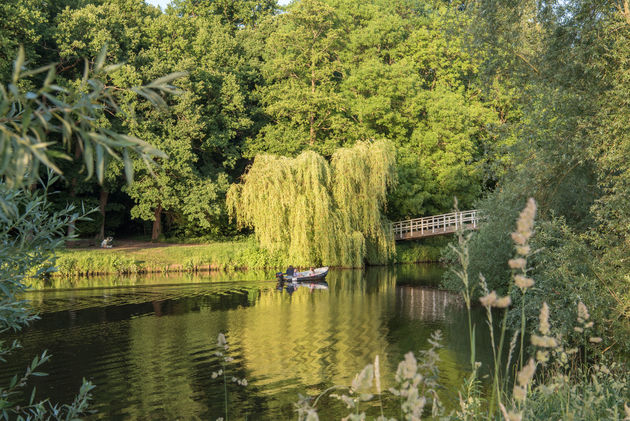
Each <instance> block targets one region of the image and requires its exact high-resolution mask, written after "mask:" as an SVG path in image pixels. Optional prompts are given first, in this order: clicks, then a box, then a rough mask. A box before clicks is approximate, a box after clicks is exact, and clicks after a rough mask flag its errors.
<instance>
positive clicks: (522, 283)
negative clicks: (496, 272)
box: [514, 275, 535, 292]
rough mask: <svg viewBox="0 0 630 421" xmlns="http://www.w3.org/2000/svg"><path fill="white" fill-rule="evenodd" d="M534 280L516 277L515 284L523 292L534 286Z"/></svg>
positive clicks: (520, 276)
mask: <svg viewBox="0 0 630 421" xmlns="http://www.w3.org/2000/svg"><path fill="white" fill-rule="evenodd" d="M534 283H535V282H534V280H533V279H532V278H527V277H526V276H522V275H516V276H514V284H516V286H517V287H519V288H520V289H521V290H522V291H523V292H525V290H527V289H528V288H531V287H533V286H534Z"/></svg>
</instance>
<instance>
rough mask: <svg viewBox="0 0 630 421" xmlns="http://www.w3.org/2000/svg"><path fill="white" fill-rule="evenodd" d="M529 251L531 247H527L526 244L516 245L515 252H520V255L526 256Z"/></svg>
mask: <svg viewBox="0 0 630 421" xmlns="http://www.w3.org/2000/svg"><path fill="white" fill-rule="evenodd" d="M530 251H531V249H530V248H529V246H528V245H524V246H517V247H516V252H517V253H518V254H520V255H521V256H527V255H528V254H529V252H530Z"/></svg>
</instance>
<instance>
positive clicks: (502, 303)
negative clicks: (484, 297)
mask: <svg viewBox="0 0 630 421" xmlns="http://www.w3.org/2000/svg"><path fill="white" fill-rule="evenodd" d="M510 304H512V299H511V298H510V296H509V295H506V296H505V297H501V298H497V300H496V301H495V302H494V307H497V308H507V307H509V306H510Z"/></svg>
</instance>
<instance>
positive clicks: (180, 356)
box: [0, 269, 468, 419]
mask: <svg viewBox="0 0 630 421" xmlns="http://www.w3.org/2000/svg"><path fill="white" fill-rule="evenodd" d="M399 281H400V279H397V277H396V274H395V273H393V272H392V271H387V270H383V269H378V270H375V271H372V270H368V271H331V273H330V275H329V289H328V290H314V291H310V290H309V289H308V288H298V290H297V291H296V292H294V293H293V294H292V295H290V294H288V293H287V292H286V291H285V292H281V291H276V290H275V288H274V283H272V282H250V283H244V282H236V283H230V282H223V283H206V284H204V283H190V282H188V283H186V284H182V285H173V284H172V282H173V280H172V278H169V280H168V282H169V284H166V285H158V286H150V285H140V286H129V287H114V288H100V289H80V290H65V291H45V292H41V291H38V292H33V293H30V294H29V295H28V298H30V299H32V300H33V305H34V307H35V309H36V310H37V311H39V312H40V313H41V320H39V321H37V322H35V323H34V324H33V326H31V327H29V328H28V329H26V330H25V332H23V334H21V335H20V339H21V340H22V342H23V345H24V349H23V350H22V352H20V353H19V355H17V354H16V356H15V358H14V359H12V360H11V361H9V363H8V364H7V365H5V366H2V367H0V380H2V379H6V378H7V377H8V376H9V375H10V374H11V373H13V372H15V371H17V369H18V367H23V366H25V365H26V363H28V362H29V361H30V358H31V357H32V356H33V355H35V354H36V353H38V352H39V351H41V350H43V349H49V350H50V352H51V353H53V355H54V357H53V359H52V361H51V362H50V363H49V364H47V366H46V367H45V368H46V371H47V372H48V373H50V376H49V377H48V378H42V379H37V381H36V385H37V387H38V390H39V391H40V392H39V393H40V396H50V397H52V398H53V400H54V401H62V402H69V401H71V400H72V398H73V396H74V394H75V393H76V391H77V390H78V387H79V385H80V383H81V378H82V377H86V378H88V379H90V380H91V381H93V382H94V384H96V385H97V388H96V389H95V391H94V404H93V408H95V409H96V410H97V411H98V414H97V415H95V416H94V418H95V419H112V418H116V419H118V418H125V419H193V418H195V417H199V418H202V419H210V418H216V417H218V416H221V415H222V414H223V411H224V407H223V405H224V403H223V402H224V392H223V382H222V378H221V377H220V378H217V379H213V378H212V373H213V372H216V371H217V370H219V369H221V368H222V367H223V364H224V363H225V361H224V360H223V358H222V357H220V356H217V355H215V354H216V352H217V351H219V349H218V348H217V344H216V338H217V335H218V333H219V332H223V333H225V334H226V337H227V339H228V342H229V346H230V348H229V350H228V352H227V355H229V357H230V358H232V359H233V360H232V361H230V362H227V363H225V366H226V368H227V373H228V383H229V384H228V388H229V389H228V390H229V402H230V418H233V419H242V418H245V416H247V417H248V418H250V419H274V418H275V419H284V418H287V417H293V416H294V412H293V411H294V409H293V403H294V402H295V401H296V400H297V395H298V393H302V394H304V393H308V394H313V395H317V394H319V393H321V392H322V391H323V390H325V389H326V388H328V387H330V386H331V385H333V384H345V385H348V384H350V382H351V381H352V378H353V377H354V375H355V374H356V373H358V372H359V371H361V369H362V368H363V367H364V366H365V365H366V364H368V363H370V362H372V361H373V359H374V356H375V355H379V356H380V360H381V373H382V375H383V377H384V378H383V387H384V388H386V387H389V386H391V385H392V380H391V379H392V378H393V375H394V373H395V371H396V367H397V365H398V362H399V361H400V360H401V359H402V356H403V355H404V353H406V352H407V351H409V350H414V351H418V350H420V349H426V348H427V347H428V345H427V339H428V337H429V335H430V334H431V332H432V331H434V330H436V329H441V330H443V331H444V338H445V340H444V341H445V347H444V350H442V351H441V356H442V358H443V362H442V363H441V364H440V369H441V370H442V372H441V379H442V383H443V384H444V385H446V386H448V385H449V384H454V382H455V381H456V380H457V379H458V378H459V377H461V376H462V367H463V366H465V365H466V364H467V361H468V356H467V338H466V336H467V330H466V329H467V328H466V324H465V318H463V317H462V314H463V313H462V311H461V310H462V309H461V305H460V304H458V302H457V300H456V299H455V298H454V296H452V295H450V294H448V293H444V292H443V291H439V290H436V289H434V288H426V287H423V286H421V285H418V284H417V282H416V281H414V282H416V283H415V284H414V283H409V282H407V283H404V282H399ZM462 338H463V339H462ZM232 376H235V377H236V378H239V379H241V378H245V379H247V381H248V386H247V387H245V388H244V387H242V386H239V385H236V384H235V383H232V382H231V381H230V380H231V377H232ZM322 404H323V405H322V414H323V417H322V419H326V418H330V417H332V416H333V415H334V417H335V418H338V416H339V415H342V414H343V415H345V409H343V407H342V406H341V405H339V404H338V403H337V402H336V401H333V400H330V399H327V398H325V399H324V401H322Z"/></svg>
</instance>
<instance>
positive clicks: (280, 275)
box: [276, 272, 284, 291]
mask: <svg viewBox="0 0 630 421" xmlns="http://www.w3.org/2000/svg"><path fill="white" fill-rule="evenodd" d="M276 280H277V281H278V283H277V284H276V289H277V290H278V291H282V289H283V288H284V274H283V273H282V272H278V273H276Z"/></svg>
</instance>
